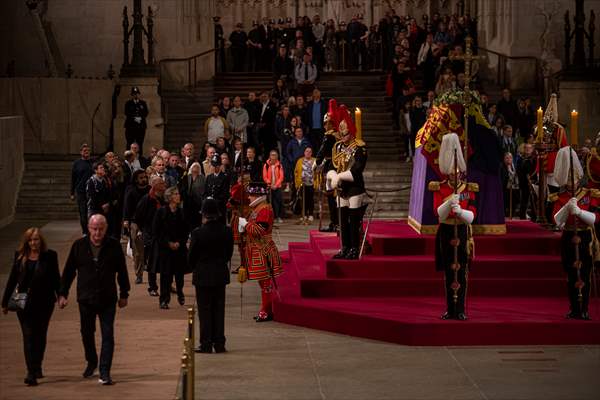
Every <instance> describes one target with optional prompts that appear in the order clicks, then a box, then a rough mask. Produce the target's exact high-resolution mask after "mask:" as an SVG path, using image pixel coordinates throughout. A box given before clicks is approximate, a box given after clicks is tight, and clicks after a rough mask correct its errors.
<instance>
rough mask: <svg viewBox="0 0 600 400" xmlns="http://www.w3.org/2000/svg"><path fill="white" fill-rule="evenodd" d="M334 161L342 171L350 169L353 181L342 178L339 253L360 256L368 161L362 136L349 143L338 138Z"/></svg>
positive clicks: (339, 256)
mask: <svg viewBox="0 0 600 400" xmlns="http://www.w3.org/2000/svg"><path fill="white" fill-rule="evenodd" d="M332 162H333V165H334V166H335V168H336V170H337V173H338V175H339V174H341V173H343V172H345V171H350V172H351V173H352V179H353V181H352V182H350V181H345V180H340V186H339V188H338V189H337V191H338V196H339V201H340V217H341V220H340V228H341V229H340V232H341V235H342V250H341V251H340V253H338V254H337V255H336V256H335V257H336V258H347V259H357V258H358V255H359V254H358V252H359V248H360V242H361V240H360V239H361V238H360V232H361V228H362V219H363V215H364V213H365V210H366V205H364V201H363V197H364V196H365V181H364V178H363V171H364V169H365V166H366V164H367V148H366V144H365V142H363V141H362V140H360V139H352V141H351V142H349V143H348V144H346V143H344V142H343V141H338V142H336V143H335V145H334V146H333V152H332Z"/></svg>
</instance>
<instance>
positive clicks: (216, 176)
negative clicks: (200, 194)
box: [204, 154, 230, 223]
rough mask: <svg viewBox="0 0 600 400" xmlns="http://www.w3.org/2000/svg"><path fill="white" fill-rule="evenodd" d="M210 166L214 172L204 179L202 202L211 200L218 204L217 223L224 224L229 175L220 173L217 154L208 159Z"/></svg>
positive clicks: (220, 168)
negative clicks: (204, 186) (204, 187)
mask: <svg viewBox="0 0 600 400" xmlns="http://www.w3.org/2000/svg"><path fill="white" fill-rule="evenodd" d="M210 165H211V166H212V167H213V168H214V171H213V173H212V174H209V175H208V176H207V177H206V190H205V191H204V200H206V199H208V198H212V199H214V200H215V201H216V202H217V203H218V206H219V213H220V215H219V221H221V222H222V223H225V220H226V218H227V200H229V186H230V182H229V175H228V174H226V173H224V172H223V171H222V165H221V156H220V155H219V154H215V155H214V156H213V157H212V158H211V159H210Z"/></svg>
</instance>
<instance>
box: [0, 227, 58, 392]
mask: <svg viewBox="0 0 600 400" xmlns="http://www.w3.org/2000/svg"><path fill="white" fill-rule="evenodd" d="M32 237H33V238H34V239H35V238H36V237H37V240H38V242H37V243H36V244H35V245H34V246H37V250H36V251H37V252H39V255H38V256H37V259H36V260H34V258H35V255H32V253H31V251H30V250H31V247H33V246H31V247H30V245H29V243H31V241H32ZM20 249H22V251H17V252H15V257H14V259H13V265H12V268H11V270H10V275H9V277H8V281H7V283H6V289H5V290H4V296H3V297H2V311H3V312H4V313H5V314H6V313H7V311H8V308H7V307H8V302H9V299H10V297H11V295H12V294H13V293H14V292H15V290H16V291H18V292H19V293H27V303H26V306H25V309H24V310H18V311H17V317H18V318H19V323H20V324H21V331H22V332H23V351H24V353H25V363H26V364H27V377H26V378H25V383H26V384H28V385H36V384H37V380H36V379H38V378H42V377H43V374H42V361H43V360H44V352H45V350H46V336H47V333H48V325H49V323H50V317H51V316H52V312H53V311H54V304H55V303H56V299H57V296H58V290H59V288H60V274H59V272H58V257H57V255H56V252H55V251H53V250H48V249H47V248H46V244H45V241H44V240H43V238H42V237H41V236H40V234H39V230H38V229H37V228H30V229H28V230H27V231H26V232H25V235H24V236H23V241H22V244H21V246H20Z"/></svg>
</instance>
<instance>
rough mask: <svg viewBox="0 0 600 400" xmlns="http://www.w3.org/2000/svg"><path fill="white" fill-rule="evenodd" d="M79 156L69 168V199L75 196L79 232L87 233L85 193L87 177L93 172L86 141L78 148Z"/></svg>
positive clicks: (73, 198)
mask: <svg viewBox="0 0 600 400" xmlns="http://www.w3.org/2000/svg"><path fill="white" fill-rule="evenodd" d="M79 153H80V154H81V158H80V159H79V160H77V161H75V162H73V168H72V170H71V200H75V197H77V207H78V209H79V223H80V224H81V232H82V233H83V234H84V235H87V220H88V215H87V195H86V193H85V191H86V184H87V181H88V179H90V177H91V176H92V174H93V173H94V170H93V169H92V160H91V158H90V146H88V145H87V143H84V144H82V145H81V148H80V149H79Z"/></svg>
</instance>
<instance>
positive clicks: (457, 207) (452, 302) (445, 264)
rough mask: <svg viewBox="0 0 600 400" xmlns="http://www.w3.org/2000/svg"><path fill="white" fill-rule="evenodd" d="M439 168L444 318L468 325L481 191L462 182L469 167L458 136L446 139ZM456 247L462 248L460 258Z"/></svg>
mask: <svg viewBox="0 0 600 400" xmlns="http://www.w3.org/2000/svg"><path fill="white" fill-rule="evenodd" d="M454 154H456V160H455V159H454ZM439 166H440V171H441V172H442V174H444V175H445V176H447V179H446V180H445V181H442V182H437V181H431V182H429V186H428V188H429V190H430V191H432V192H433V209H434V212H435V214H436V215H437V216H438V218H439V222H440V224H439V227H438V230H437V234H436V236H435V243H436V246H435V248H436V252H435V268H436V270H437V271H444V274H445V287H446V312H445V313H444V314H442V316H441V318H442V319H458V320H461V321H465V320H466V319H467V315H466V313H465V300H466V296H467V276H468V271H469V266H470V264H471V257H472V254H473V252H472V243H473V242H472V237H471V229H470V224H471V223H472V222H473V220H474V219H475V214H476V212H477V210H476V208H475V204H474V203H475V193H476V192H478V191H479V187H478V185H477V184H476V183H466V182H463V181H461V177H460V176H461V175H465V174H466V170H467V166H466V163H465V159H464V157H463V153H462V149H461V144H460V140H459V139H458V135H456V134H455V133H447V134H446V135H444V136H443V139H442V145H441V148H440V156H439ZM455 236H456V237H455ZM454 246H457V247H458V252H457V255H456V258H455V256H454Z"/></svg>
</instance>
